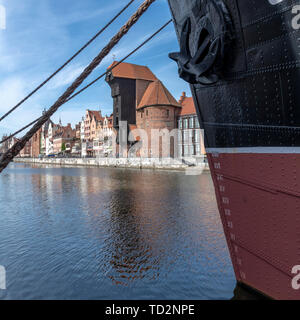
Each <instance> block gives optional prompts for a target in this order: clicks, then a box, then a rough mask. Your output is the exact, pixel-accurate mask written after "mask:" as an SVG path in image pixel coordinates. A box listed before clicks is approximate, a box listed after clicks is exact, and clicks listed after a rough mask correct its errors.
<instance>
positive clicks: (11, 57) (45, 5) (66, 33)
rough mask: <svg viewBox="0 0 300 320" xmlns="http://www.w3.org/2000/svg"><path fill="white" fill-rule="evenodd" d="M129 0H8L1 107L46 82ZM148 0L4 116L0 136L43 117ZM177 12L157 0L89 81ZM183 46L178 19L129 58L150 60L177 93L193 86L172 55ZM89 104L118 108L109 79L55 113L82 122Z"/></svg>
mask: <svg viewBox="0 0 300 320" xmlns="http://www.w3.org/2000/svg"><path fill="white" fill-rule="evenodd" d="M127 2H129V0H25V1H24V0H0V6H2V7H4V8H5V11H6V29H0V115H2V114H4V113H5V112H6V111H7V110H8V109H9V108H11V107H12V106H14V105H15V104H16V103H17V102H19V101H20V100H21V99H22V98H23V97H25V96H26V95H27V94H28V93H29V92H30V91H31V90H32V89H34V88H35V87H36V86H37V85H38V84H39V83H40V82H42V81H43V80H45V79H46V78H47V77H48V76H49V75H50V74H51V73H52V72H53V71H55V70H56V69H57V68H58V67H59V66H60V65H62V64H63V63H64V62H65V61H66V60H67V59H68V58H69V57H70V56H71V55H73V54H74V53H75V52H76V51H77V50H78V49H79V48H80V47H81V46H82V45H83V44H85V43H86V42H87V40H89V39H90V38H91V37H92V36H93V35H94V34H95V33H96V32H97V31H98V30H100V29H101V28H102V27H103V26H104V25H105V24H106V23H107V22H108V21H109V20H110V19H111V18H112V17H113V16H114V15H115V14H116V13H117V12H118V11H119V10H120V9H121V8H122V7H124V5H125V4H126V3H127ZM142 2H143V0H135V2H134V3H133V5H131V6H130V8H129V9H127V11H126V12H125V13H123V14H122V16H121V17H120V18H119V19H118V21H117V22H114V23H113V25H111V26H110V27H109V29H108V30H107V31H105V32H104V33H103V34H102V35H101V36H100V37H99V38H98V39H97V40H96V41H95V42H94V43H93V44H92V45H91V46H90V47H89V48H88V49H86V50H85V51H84V52H83V53H81V54H80V55H79V56H78V57H77V58H76V59H75V60H73V62H71V64H70V65H69V66H68V67H67V68H66V69H65V70H64V71H62V72H61V73H60V74H59V75H57V76H56V77H55V78H54V79H52V80H51V82H49V83H48V84H47V85H46V86H45V87H43V88H42V89H41V90H40V91H39V92H38V93H37V94H35V95H34V96H33V97H31V98H30V99H29V100H28V101H27V102H26V103H25V104H24V105H22V106H21V107H20V108H19V109H18V110H17V111H15V112H14V113H12V114H11V115H10V116H9V117H8V118H7V119H6V120H4V121H2V122H1V123H0V136H1V135H2V134H4V133H11V132H14V131H15V130H17V129H19V128H21V127H22V126H24V125H26V124H27V123H29V122H31V121H32V120H33V119H35V118H37V117H39V116H40V115H41V113H42V111H43V110H44V109H45V108H46V109H48V108H49V107H50V106H51V105H52V104H53V103H54V102H55V101H56V99H57V98H58V97H59V96H60V95H61V94H62V93H63V92H64V91H65V89H66V88H67V87H68V86H69V85H70V84H71V83H72V81H73V80H74V79H75V78H76V77H77V76H78V75H79V74H80V72H81V71H82V70H83V69H84V68H85V66H87V65H88V64H89V63H90V62H91V61H92V59H93V58H94V57H95V56H96V55H97V54H98V53H99V52H100V50H101V49H102V48H103V47H104V46H105V45H106V43H107V42H108V41H109V40H110V38H111V37H112V36H113V35H114V34H115V33H116V32H117V31H118V30H119V28H120V27H121V26H122V25H123V24H124V23H125V22H126V21H127V20H128V18H129V17H130V16H131V15H132V14H133V13H134V12H135V11H136V9H137V8H138V6H139V5H140V4H141V3H142ZM170 18H171V14H170V11H169V8H168V5H167V0H156V2H154V4H152V6H151V7H150V8H149V9H148V11H147V12H146V13H145V14H144V16H143V17H142V18H141V19H140V20H139V21H138V23H137V24H136V25H135V26H134V27H133V28H132V29H131V30H130V32H129V33H128V34H127V35H126V36H125V37H124V38H123V39H122V40H121V41H120V43H119V44H118V45H117V46H116V47H115V48H114V49H113V50H112V51H111V53H110V54H109V55H108V56H107V58H105V59H104V60H103V61H102V63H101V65H100V66H99V67H98V68H97V69H96V70H95V71H94V73H93V74H92V75H90V76H89V77H88V79H87V80H86V81H85V84H86V83H88V82H90V81H91V80H93V79H95V78H96V77H97V76H99V75H100V74H102V73H103V72H105V70H106V68H107V67H108V66H109V65H110V64H111V63H112V62H113V60H114V57H115V59H116V60H120V59H122V58H123V57H124V56H125V55H126V54H127V53H129V52H130V51H131V50H133V49H134V48H135V47H136V46H138V45H139V44H140V43H141V42H143V41H144V40H145V38H146V37H148V36H150V35H151V34H152V33H153V32H155V31H156V30H157V29H158V28H160V27H161V26H162V25H163V24H164V23H165V22H167V21H168V20H169V19H170ZM175 51H178V43H177V38H176V34H175V30H174V26H173V24H170V25H169V26H168V27H167V28H166V29H165V30H164V31H162V32H161V33H160V34H159V36H158V37H157V38H155V39H153V40H152V41H151V42H149V43H148V44H147V45H146V46H145V47H144V48H143V49H142V50H140V51H139V52H137V53H136V54H134V55H133V56H132V57H130V58H129V59H128V60H127V61H126V62H130V63H135V64H140V65H147V66H148V67H149V68H150V69H151V70H152V71H153V72H154V74H155V75H156V76H157V77H158V78H159V79H160V80H161V81H162V82H163V83H164V84H165V86H166V87H167V88H168V89H169V91H170V92H171V93H172V94H173V96H174V97H175V98H176V99H179V97H180V96H181V93H182V92H183V91H186V92H187V94H188V95H190V89H189V86H188V85H187V84H186V83H185V82H184V81H183V80H181V79H179V77H178V72H177V65H176V63H175V62H174V61H172V60H170V59H169V58H168V53H169V52H175ZM86 109H91V110H99V109H101V110H102V114H103V115H105V114H108V115H109V114H111V113H112V98H111V91H110V87H109V86H108V84H107V83H106V82H105V81H104V79H103V80H100V81H99V82H98V83H97V84H96V85H94V86H93V87H91V88H90V89H88V90H86V91H85V92H84V93H82V94H81V95H79V96H77V97H76V98H75V99H73V100H72V101H70V102H68V103H67V104H65V105H64V106H62V107H61V108H60V109H59V110H58V111H57V113H56V114H55V115H54V116H53V117H52V120H53V121H55V122H58V121H59V119H60V118H61V120H62V123H63V124H67V123H71V124H72V125H75V124H76V123H78V122H79V121H80V120H81V118H82V116H83V115H84V114H85V110H86Z"/></svg>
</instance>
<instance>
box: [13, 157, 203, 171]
mask: <svg viewBox="0 0 300 320" xmlns="http://www.w3.org/2000/svg"><path fill="white" fill-rule="evenodd" d="M14 162H17V163H28V164H48V165H49V164H50V165H60V166H71V167H76V166H86V167H111V168H128V169H130V168H131V169H158V170H181V171H185V172H186V173H190V174H192V172H195V173H197V172H198V173H200V174H201V173H202V171H209V166H208V163H207V162H206V159H205V157H204V156H203V157H198V158H188V159H185V160H180V159H171V158H162V159H156V158H152V159H151V158H147V159H146V158H47V157H44V158H15V159H14Z"/></svg>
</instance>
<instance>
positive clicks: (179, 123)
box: [178, 119, 182, 130]
mask: <svg viewBox="0 0 300 320" xmlns="http://www.w3.org/2000/svg"><path fill="white" fill-rule="evenodd" d="M178 128H179V129H181V130H182V119H180V120H178Z"/></svg>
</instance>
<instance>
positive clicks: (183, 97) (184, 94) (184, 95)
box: [178, 92, 186, 104]
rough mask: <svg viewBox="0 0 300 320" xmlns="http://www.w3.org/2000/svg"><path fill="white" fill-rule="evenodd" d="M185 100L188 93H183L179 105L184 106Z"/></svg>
mask: <svg viewBox="0 0 300 320" xmlns="http://www.w3.org/2000/svg"><path fill="white" fill-rule="evenodd" d="M185 98H186V93H185V92H182V95H181V97H180V99H179V101H178V102H179V104H182V103H183V101H184V99H185Z"/></svg>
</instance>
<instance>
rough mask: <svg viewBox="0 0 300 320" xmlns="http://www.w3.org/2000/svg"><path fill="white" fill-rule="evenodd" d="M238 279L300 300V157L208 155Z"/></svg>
mask: <svg viewBox="0 0 300 320" xmlns="http://www.w3.org/2000/svg"><path fill="white" fill-rule="evenodd" d="M208 159H209V165H210V168H211V171H212V177H213V181H214V184H215V190H216V196H217V201H218V206H219V210H220V214H221V218H222V222H223V226H224V231H225V235H226V239H227V242H228V246H229V250H230V254H231V258H232V262H233V266H234V270H235V274H236V278H237V280H238V281H240V282H243V283H245V284H247V285H249V286H250V287H252V288H255V289H256V290H258V291H260V292H262V293H264V294H266V295H268V296H269V297H272V298H275V299H299V298H300V290H296V289H294V288H293V286H292V280H293V278H294V277H295V276H296V275H295V274H293V273H292V269H293V267H294V266H295V265H299V264H300V240H299V239H300V154H293V153H291V154H288V153H286V154H283V153H267V154H264V153H208Z"/></svg>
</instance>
